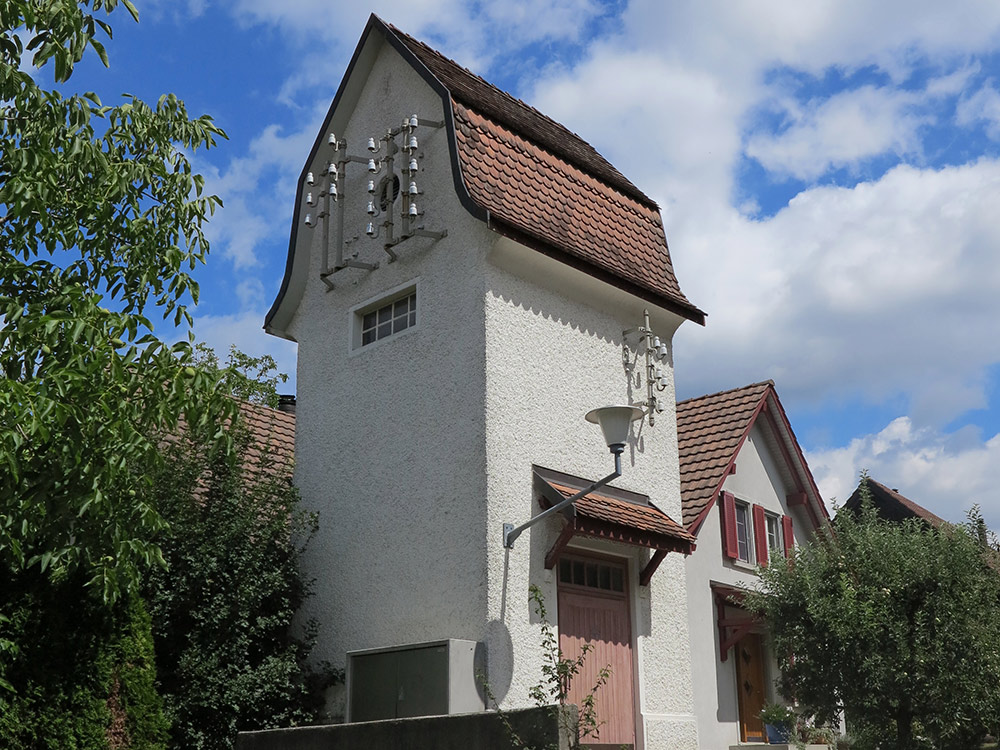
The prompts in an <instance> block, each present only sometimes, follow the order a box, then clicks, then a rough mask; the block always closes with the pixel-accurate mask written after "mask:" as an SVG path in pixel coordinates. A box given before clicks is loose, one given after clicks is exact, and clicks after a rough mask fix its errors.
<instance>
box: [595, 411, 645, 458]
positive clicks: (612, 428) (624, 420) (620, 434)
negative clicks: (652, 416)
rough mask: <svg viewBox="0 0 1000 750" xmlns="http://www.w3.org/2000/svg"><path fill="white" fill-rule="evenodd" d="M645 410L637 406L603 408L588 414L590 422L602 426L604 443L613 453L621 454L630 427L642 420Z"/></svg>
mask: <svg viewBox="0 0 1000 750" xmlns="http://www.w3.org/2000/svg"><path fill="white" fill-rule="evenodd" d="M643 414H644V412H643V410H642V409H640V408H639V407H637V406H622V405H618V406H602V407H600V408H599V409H593V410H591V411H589V412H587V416H586V417H585V418H586V420H587V421H588V422H593V423H594V424H596V425H600V427H601V432H603V433H604V442H606V443H607V444H608V448H610V449H611V452H612V453H621V451H623V450H624V449H625V442H626V441H627V440H628V432H629V427H630V425H631V424H632V422H634V421H635V420H637V419H641V418H642V415H643Z"/></svg>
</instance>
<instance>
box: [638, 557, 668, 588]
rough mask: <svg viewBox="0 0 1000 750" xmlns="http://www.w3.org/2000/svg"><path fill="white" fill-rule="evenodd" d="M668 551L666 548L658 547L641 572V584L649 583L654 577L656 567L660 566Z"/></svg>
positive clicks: (646, 584)
mask: <svg viewBox="0 0 1000 750" xmlns="http://www.w3.org/2000/svg"><path fill="white" fill-rule="evenodd" d="M667 551H668V550H665V549H658V550H656V552H655V553H653V556H652V557H651V558H649V562H648V563H646V567H645V568H643V569H642V572H641V573H640V574H639V585H640V586H648V585H649V581H650V580H651V579H652V578H653V573H655V572H656V569H657V568H658V567H660V563H661V562H663V558H665V557H666V556H667Z"/></svg>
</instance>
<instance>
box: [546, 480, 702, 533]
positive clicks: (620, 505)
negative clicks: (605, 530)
mask: <svg viewBox="0 0 1000 750" xmlns="http://www.w3.org/2000/svg"><path fill="white" fill-rule="evenodd" d="M549 484H550V485H551V486H552V487H553V488H554V489H555V490H557V491H558V492H559V494H560V495H562V496H563V497H572V496H573V495H575V494H576V493H577V492H579V490H578V489H574V488H572V487H567V486H566V485H562V484H555V483H552V482H550V483H549ZM543 500H544V498H543ZM573 507H574V508H576V513H577V515H578V516H579V517H582V518H584V519H588V520H591V521H598V522H602V523H605V524H611V525H612V526H617V527H621V528H622V529H627V530H629V531H636V532H639V533H640V534H642V535H644V536H646V537H648V538H649V539H650V540H651V541H654V542H655V541H656V540H657V539H659V540H660V544H655V543H654V544H652V545H651V546H656V547H663V548H669V547H675V546H676V545H677V544H678V543H680V544H681V545H688V544H693V543H694V542H695V538H694V536H692V535H691V534H689V533H688V532H687V531H686V530H685V529H684V528H683V527H682V526H681V525H680V524H679V523H677V522H676V521H674V520H673V519H672V518H670V516H668V515H667V514H666V513H664V512H663V511H662V510H660V509H659V508H657V507H656V506H655V505H652V504H650V505H639V504H637V503H630V502H628V501H626V500H619V499H617V498H613V497H608V496H607V495H602V494H598V493H591V494H590V495H587V496H585V497H583V498H581V499H580V500H577V501H576V502H575V503H574V504H573Z"/></svg>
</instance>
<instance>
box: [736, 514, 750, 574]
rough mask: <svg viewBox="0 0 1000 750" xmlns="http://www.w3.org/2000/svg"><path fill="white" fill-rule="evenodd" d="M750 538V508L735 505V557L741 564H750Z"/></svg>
mask: <svg viewBox="0 0 1000 750" xmlns="http://www.w3.org/2000/svg"><path fill="white" fill-rule="evenodd" d="M750 537H751V533H750V508H748V507H747V506H746V504H744V503H736V551H737V555H736V556H737V559H739V560H742V561H743V562H750Z"/></svg>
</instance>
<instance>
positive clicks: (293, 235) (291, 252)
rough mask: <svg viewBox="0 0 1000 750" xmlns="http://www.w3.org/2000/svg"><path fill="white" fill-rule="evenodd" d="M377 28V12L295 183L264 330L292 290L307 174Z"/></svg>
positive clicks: (382, 26)
mask: <svg viewBox="0 0 1000 750" xmlns="http://www.w3.org/2000/svg"><path fill="white" fill-rule="evenodd" d="M373 28H379V29H380V30H382V29H384V28H385V24H384V23H382V21H380V20H379V19H378V18H377V17H376V16H375V14H374V13H373V14H372V15H371V16H370V17H369V18H368V23H367V24H366V25H365V30H364V32H363V33H362V34H361V40H360V41H359V42H358V45H357V47H355V48H354V54H353V55H352V56H351V62H350V63H349V64H348V66H347V72H346V73H344V77H343V78H342V79H341V80H340V88H338V89H337V93H336V95H335V96H334V97H333V101H332V102H331V103H330V108H329V109H328V110H327V111H326V117H324V118H323V126H322V128H320V131H319V135H318V136H317V137H316V140H315V141H313V145H312V148H311V149H310V150H309V156H308V157H306V162H305V164H304V165H303V166H302V171H301V172H299V179H298V180H297V181H296V184H295V209H294V210H293V211H292V231H291V232H290V233H289V237H288V257H287V258H286V259H285V275H284V277H283V278H282V279H281V288H280V289H278V296H277V297H275V298H274V302H272V303H271V309H270V310H268V311H267V315H265V316H264V330H267V329H268V328H269V327H270V325H271V321H272V320H273V319H274V316H275V314H276V313H277V312H278V308H279V307H280V306H281V302H282V300H283V299H284V298H285V292H287V291H288V284H289V283H290V281H291V278H292V265H293V264H294V261H295V241H296V240H297V239H298V234H299V212H298V207H299V206H301V205H302V187H303V185H304V184H305V181H306V173H307V172H308V171H309V167H310V166H311V165H312V163H313V160H314V159H315V158H316V154H317V153H318V152H319V149H320V145H321V144H322V143H323V142H324V137H323V134H324V133H325V132H326V131H327V129H328V127H329V125H330V121H331V120H333V115H334V113H335V112H336V111H337V106H338V105H339V104H340V100H341V99H342V98H343V96H344V91H345V89H346V88H347V83H348V81H350V79H351V74H352V73H353V72H354V68H355V66H356V65H357V64H358V59H359V58H360V57H361V51H362V50H363V49H364V48H365V44H366V43H367V42H368V35H369V34H371V32H372V29H373ZM384 33H385V32H384V31H383V34H384Z"/></svg>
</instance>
